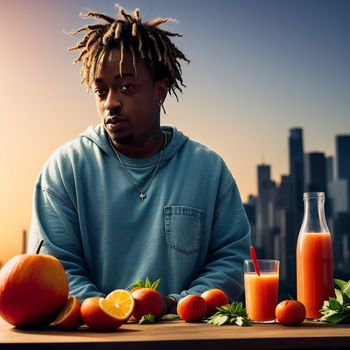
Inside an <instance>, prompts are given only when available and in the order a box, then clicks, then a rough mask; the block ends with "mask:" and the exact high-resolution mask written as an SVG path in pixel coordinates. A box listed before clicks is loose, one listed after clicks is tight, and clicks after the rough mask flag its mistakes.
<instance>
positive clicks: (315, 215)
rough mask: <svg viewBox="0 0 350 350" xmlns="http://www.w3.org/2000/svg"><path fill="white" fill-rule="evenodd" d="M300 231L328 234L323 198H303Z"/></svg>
mask: <svg viewBox="0 0 350 350" xmlns="http://www.w3.org/2000/svg"><path fill="white" fill-rule="evenodd" d="M301 231H304V232H329V229H328V226H327V221H326V217H325V212H324V198H320V197H306V198H304V219H303V223H302V226H301Z"/></svg>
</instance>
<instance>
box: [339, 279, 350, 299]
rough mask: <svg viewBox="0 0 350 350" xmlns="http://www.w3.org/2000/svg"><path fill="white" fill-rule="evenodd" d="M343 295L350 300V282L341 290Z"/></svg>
mask: <svg viewBox="0 0 350 350" xmlns="http://www.w3.org/2000/svg"><path fill="white" fill-rule="evenodd" d="M341 291H342V292H343V294H345V295H346V296H347V297H348V298H350V281H348V282H347V283H346V284H345V285H344V286H343V287H342V289H341Z"/></svg>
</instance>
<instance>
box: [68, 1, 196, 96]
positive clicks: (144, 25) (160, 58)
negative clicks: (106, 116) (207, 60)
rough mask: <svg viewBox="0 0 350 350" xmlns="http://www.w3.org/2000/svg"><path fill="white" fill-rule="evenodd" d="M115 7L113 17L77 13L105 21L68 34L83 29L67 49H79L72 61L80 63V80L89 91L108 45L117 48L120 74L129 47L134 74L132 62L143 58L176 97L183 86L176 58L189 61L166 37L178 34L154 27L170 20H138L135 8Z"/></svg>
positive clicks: (134, 62) (153, 76)
mask: <svg viewBox="0 0 350 350" xmlns="http://www.w3.org/2000/svg"><path fill="white" fill-rule="evenodd" d="M116 7H117V8H118V9H119V16H118V17H117V18H112V17H109V16H106V15H104V14H101V13H95V12H88V13H86V14H81V16H82V17H83V18H89V17H92V18H95V19H97V20H103V21H104V22H105V23H97V24H90V25H86V26H83V27H81V28H78V29H77V30H76V31H74V32H71V33H69V34H70V35H71V36H75V35H76V34H78V33H80V32H87V33H86V34H85V36H84V37H83V39H82V40H80V41H79V42H78V43H77V44H76V46H74V47H71V48H70V49H69V51H80V55H79V56H78V57H77V58H76V59H75V60H74V63H77V62H82V64H83V67H82V69H81V71H80V74H81V76H82V78H83V79H82V82H81V83H82V84H83V83H84V84H85V85H86V86H87V87H88V89H89V90H90V89H91V86H92V83H93V81H94V78H95V77H96V74H97V72H98V69H99V68H100V67H101V65H102V63H103V60H104V57H105V55H106V53H107V52H108V51H109V50H110V49H112V48H119V49H120V51H121V53H120V62H119V70H120V73H121V74H122V65H123V61H124V54H125V51H126V50H129V52H130V53H131V55H132V60H133V67H134V71H135V75H136V76H137V69H136V62H138V61H139V60H140V59H142V60H144V61H145V63H146V66H147V67H148V68H149V69H150V71H151V74H152V78H153V79H154V81H158V80H161V79H163V78H166V79H167V80H168V91H169V93H170V94H171V93H174V95H175V96H176V99H177V100H178V96H177V94H176V90H178V91H180V92H182V89H181V86H183V87H185V85H184V84H183V80H182V70H181V65H180V63H179V60H180V59H181V60H184V61H186V62H187V63H189V62H190V61H189V60H188V59H187V58H186V56H185V55H184V54H183V53H182V52H181V51H180V50H179V49H178V48H177V47H176V46H175V45H174V44H173V43H172V42H171V40H170V37H181V36H182V35H180V34H177V33H172V32H168V31H165V30H162V29H160V28H158V26H159V25H160V24H162V23H167V22H169V21H173V20H172V19H171V18H155V19H152V20H150V21H147V22H142V18H141V16H140V12H139V9H135V10H134V12H133V13H128V12H127V11H126V10H125V9H124V8H123V7H121V6H120V5H119V4H116Z"/></svg>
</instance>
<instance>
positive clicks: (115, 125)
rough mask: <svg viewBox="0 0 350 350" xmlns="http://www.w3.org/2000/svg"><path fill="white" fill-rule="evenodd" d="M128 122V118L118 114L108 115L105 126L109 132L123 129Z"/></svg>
mask: <svg viewBox="0 0 350 350" xmlns="http://www.w3.org/2000/svg"><path fill="white" fill-rule="evenodd" d="M128 123H129V120H128V118H125V117H123V116H120V115H113V116H108V117H107V118H106V121H105V125H106V128H107V130H108V131H110V132H116V131H118V132H120V131H122V130H123V129H124V130H125V128H126V127H127V124H128Z"/></svg>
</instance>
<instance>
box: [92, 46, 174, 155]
mask: <svg viewBox="0 0 350 350" xmlns="http://www.w3.org/2000/svg"><path fill="white" fill-rule="evenodd" d="M119 62H120V50H119V49H112V50H111V51H109V52H108V53H107V54H106V56H105V60H104V63H103V66H102V68H101V70H100V71H99V72H98V73H97V76H96V79H95V81H94V84H93V86H92V89H93V91H94V93H95V96H96V103H97V108H98V111H99V114H100V116H101V117H102V119H103V123H104V125H105V129H106V131H107V133H108V135H109V137H110V138H111V140H112V142H113V143H114V144H115V145H116V146H117V147H119V148H120V149H121V150H122V151H123V149H124V150H127V148H128V147H132V146H135V145H137V146H139V147H146V146H147V143H149V142H152V140H153V139H154V138H156V137H157V135H159V132H160V108H159V100H160V99H162V100H164V99H165V97H166V93H167V82H166V80H165V79H164V80H162V81H158V82H154V81H153V80H152V78H151V76H150V73H149V70H148V69H147V67H146V65H145V63H144V62H143V61H142V60H140V62H138V63H136V68H137V76H135V71H134V66H133V63H132V56H131V54H130V53H129V52H128V51H125V52H124V60H123V64H122V72H120V71H119Z"/></svg>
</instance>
